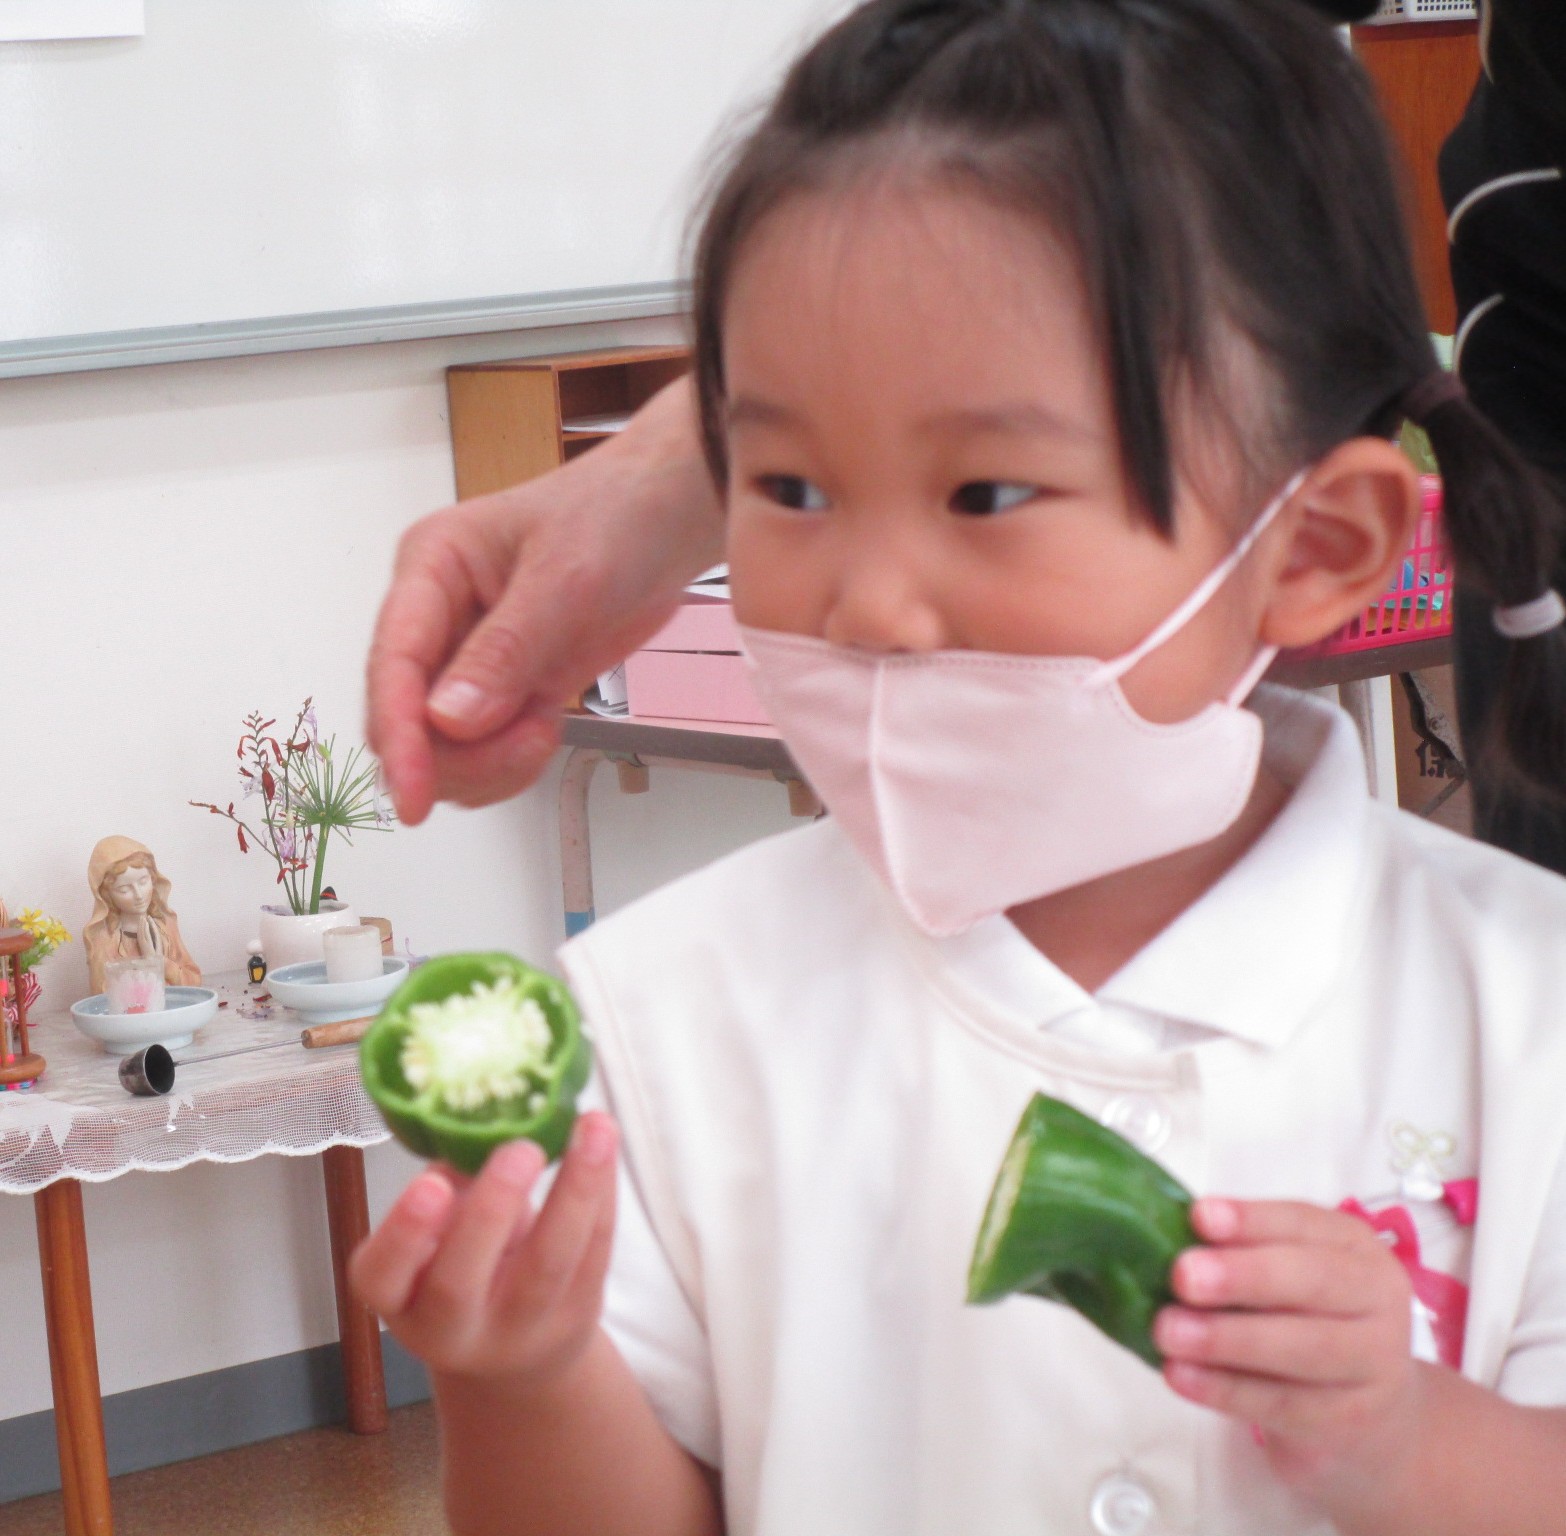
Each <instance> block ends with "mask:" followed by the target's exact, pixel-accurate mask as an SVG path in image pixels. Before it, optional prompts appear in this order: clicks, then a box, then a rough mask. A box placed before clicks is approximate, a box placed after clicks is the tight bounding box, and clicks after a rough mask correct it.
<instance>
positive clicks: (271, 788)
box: [261, 766, 277, 805]
mask: <svg viewBox="0 0 1566 1536" xmlns="http://www.w3.org/2000/svg"><path fill="white" fill-rule="evenodd" d="M261 793H262V794H263V795H264V796H266V802H267V804H268V805H270V804H271V803H272V796H273V795H275V794H276V793H277V780H276V779H274V778H273V777H272V770H271V769H270V768H267V767H265V766H263V767H262V769H261Z"/></svg>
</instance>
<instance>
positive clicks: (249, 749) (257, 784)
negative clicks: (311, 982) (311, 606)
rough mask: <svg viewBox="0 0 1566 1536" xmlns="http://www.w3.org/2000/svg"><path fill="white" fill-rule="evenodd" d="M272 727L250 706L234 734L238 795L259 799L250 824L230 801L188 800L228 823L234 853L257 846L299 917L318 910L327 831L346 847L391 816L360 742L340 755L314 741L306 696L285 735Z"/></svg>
mask: <svg viewBox="0 0 1566 1536" xmlns="http://www.w3.org/2000/svg"><path fill="white" fill-rule="evenodd" d="M276 725H277V721H276V720H268V719H266V718H265V717H264V716H263V715H262V714H261V712H260V711H259V710H256V711H255V712H253V713H251V714H249V715H246V716H245V720H244V731H243V734H241V736H240V738H239V747H238V750H237V753H236V755H237V757H238V758H239V777H240V780H241V782H242V784H243V786H244V789H243V793H242V794H241V796H240V799H241V800H249V799H253V798H255V797H256V796H259V797H260V800H261V805H260V807H259V810H258V812H255V813H252V820H253V821H255V822H256V823H257V824H256V825H252V821H247V820H246V819H245V814H244V813H242V812H238V811H236V810H235V809H234V806H235V802H234V801H232V800H230V801H229V802H228V805H227V806H226V807H224V806H220V805H213V804H212V803H211V802H209V801H206V800H192V801H191V802H190V804H191V805H193V806H195V807H196V808H197V809H198V810H203V811H208V812H210V813H211V814H212V815H214V816H221V817H223V818H224V820H226V821H231V822H233V824H234V828H235V832H236V835H237V837H238V840H239V851H240V852H241V853H249V852H250V850H251V848H252V847H256V848H260V849H261V850H263V851H264V852H265V853H266V854H267V855H268V856H269V857H270V858H271V859H272V861H273V862H274V863H275V864H276V865H277V883H278V884H279V885H281V886H282V887H283V888H284V890H285V891H286V892H287V893H288V905H289V907H290V909H291V910H292V911H293V912H294V914H295V915H296V916H299V915H302V914H304V913H306V912H319V911H320V910H321V885H322V879H323V877H324V875H325V872H326V849H327V844H328V842H329V841H330V840H331V837H332V834H333V833H334V832H335V833H336V834H338V836H340V837H341V838H342V840H343V841H344V842H345V843H348V844H352V842H353V833H354V832H355V831H358V830H360V829H363V828H369V829H370V830H371V831H386V830H388V829H389V828H390V827H391V825H392V823H393V821H394V819H395V818H394V817H393V816H392V813H391V812H390V811H389V810H388V809H386V808H385V807H384V806H383V805H382V803H381V798H380V795H379V793H378V791H377V788H376V776H375V763H374V762H373V761H372V760H366V758H365V752H364V748H363V747H355V748H354V749H353V750H352V751H351V752H349V753H348V755H347V756H346V757H339V755H338V753H337V738H336V737H335V736H331V737H327V738H326V739H325V740H323V739H322V738H321V734H320V728H319V726H318V725H317V723H316V718H315V706H314V703H313V701H312V700H311V699H306V700H305V701H304V703H303V704H302V705H300V707H299V713H298V714H297V715H296V716H295V717H294V723H293V726H292V728H291V729H290V730H289V731H288V732H287V734H286V735H285V736H282V737H279V736H278V735H277V734H276V732H275V728H276Z"/></svg>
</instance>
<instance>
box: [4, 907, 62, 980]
mask: <svg viewBox="0 0 1566 1536" xmlns="http://www.w3.org/2000/svg"><path fill="white" fill-rule="evenodd" d="M17 922H18V923H19V924H20V925H21V926H22V927H23V928H25V929H26V930H27V931H28V932H29V933H30V934H32V936H33V944H32V948H31V949H29V950H28V951H27V953H26V954H25V955H23V956H22V968H23V969H24V970H26V969H28V968H30V967H31V966H35V965H37V964H38V962H39V961H40V960H43V959H46V958H47V957H48V956H50V955H52V954H53V953H54V952H55V950H57V949H58V948H59V947H60V946H61V945H62V944H69V943H70V942H71V936H70V934H69V933H67V932H66V929H65V924H64V923H62V922H60V921H59V919H57V918H53V917H45V916H44V914H43V913H42V912H40V911H39V910H38V908H37V907H27V908H25V909H24V910H23V912H22V914H21V916H20V917H18V918H17Z"/></svg>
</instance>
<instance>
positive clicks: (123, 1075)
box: [120, 1045, 174, 1098]
mask: <svg viewBox="0 0 1566 1536" xmlns="http://www.w3.org/2000/svg"><path fill="white" fill-rule="evenodd" d="M120 1082H121V1084H122V1085H123V1086H124V1087H125V1089H126V1091H127V1092H129V1093H135V1094H139V1095H141V1096H142V1097H143V1098H152V1097H154V1096H155V1095H157V1094H160V1093H167V1092H168V1091H169V1089H170V1088H172V1087H173V1086H174V1058H173V1057H172V1056H170V1055H169V1053H168V1047H167V1046H162V1045H148V1046H144V1047H143V1048H142V1049H141V1050H139V1051H137V1052H136V1054H135V1055H134V1056H126V1057H124V1058H123V1059H122V1060H121V1062H120Z"/></svg>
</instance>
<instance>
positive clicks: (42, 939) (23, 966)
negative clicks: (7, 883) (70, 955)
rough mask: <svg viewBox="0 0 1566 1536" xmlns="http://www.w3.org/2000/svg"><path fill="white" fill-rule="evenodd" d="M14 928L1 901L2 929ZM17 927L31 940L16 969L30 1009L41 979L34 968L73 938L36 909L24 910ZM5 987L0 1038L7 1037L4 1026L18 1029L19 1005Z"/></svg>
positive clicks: (0, 996)
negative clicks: (1, 1036)
mask: <svg viewBox="0 0 1566 1536" xmlns="http://www.w3.org/2000/svg"><path fill="white" fill-rule="evenodd" d="M10 926H11V915H10V913H9V912H8V911H7V910H6V905H5V903H4V902H3V901H0V928H9V927H10ZM16 926H17V927H19V928H25V929H26V930H27V931H28V932H29V933H30V934H31V935H32V936H33V942H32V944H31V945H30V946H29V947H28V948H26V949H24V950H23V951H22V953H21V954H20V955H18V956H17V957H16V959H17V967H18V969H19V970H20V971H21V973H22V983H21V990H22V1001H23V1002H24V1003H26V1005H27V1006H28V1007H29V1008H31V1007H32V1006H33V1005H34V1004H35V1003H36V1002H37V1001H38V996H39V991H40V988H39V985H38V978H37V977H36V976H34V975H33V967H34V966H35V965H37V964H38V962H39V961H40V960H47V959H48V957H49V956H50V955H52V954H53V953H54V952H55V950H57V949H59V948H60V946H61V945H62V944H69V943H70V942H71V936H70V934H68V933H67V932H66V931H65V924H64V923H62V922H60V921H59V920H58V919H56V918H53V917H46V916H45V915H44V914H43V913H42V912H40V911H39V910H38V908H37V907H24V908H23V909H22V912H21V915H20V916H19V917H18V918H17V919H16ZM5 991H6V988H5V983H4V982H0V1034H3V1033H4V1026H12V1027H14V1026H15V1023H16V1002H15V1000H14V999H13V998H10V997H7V996H6V995H5Z"/></svg>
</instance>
